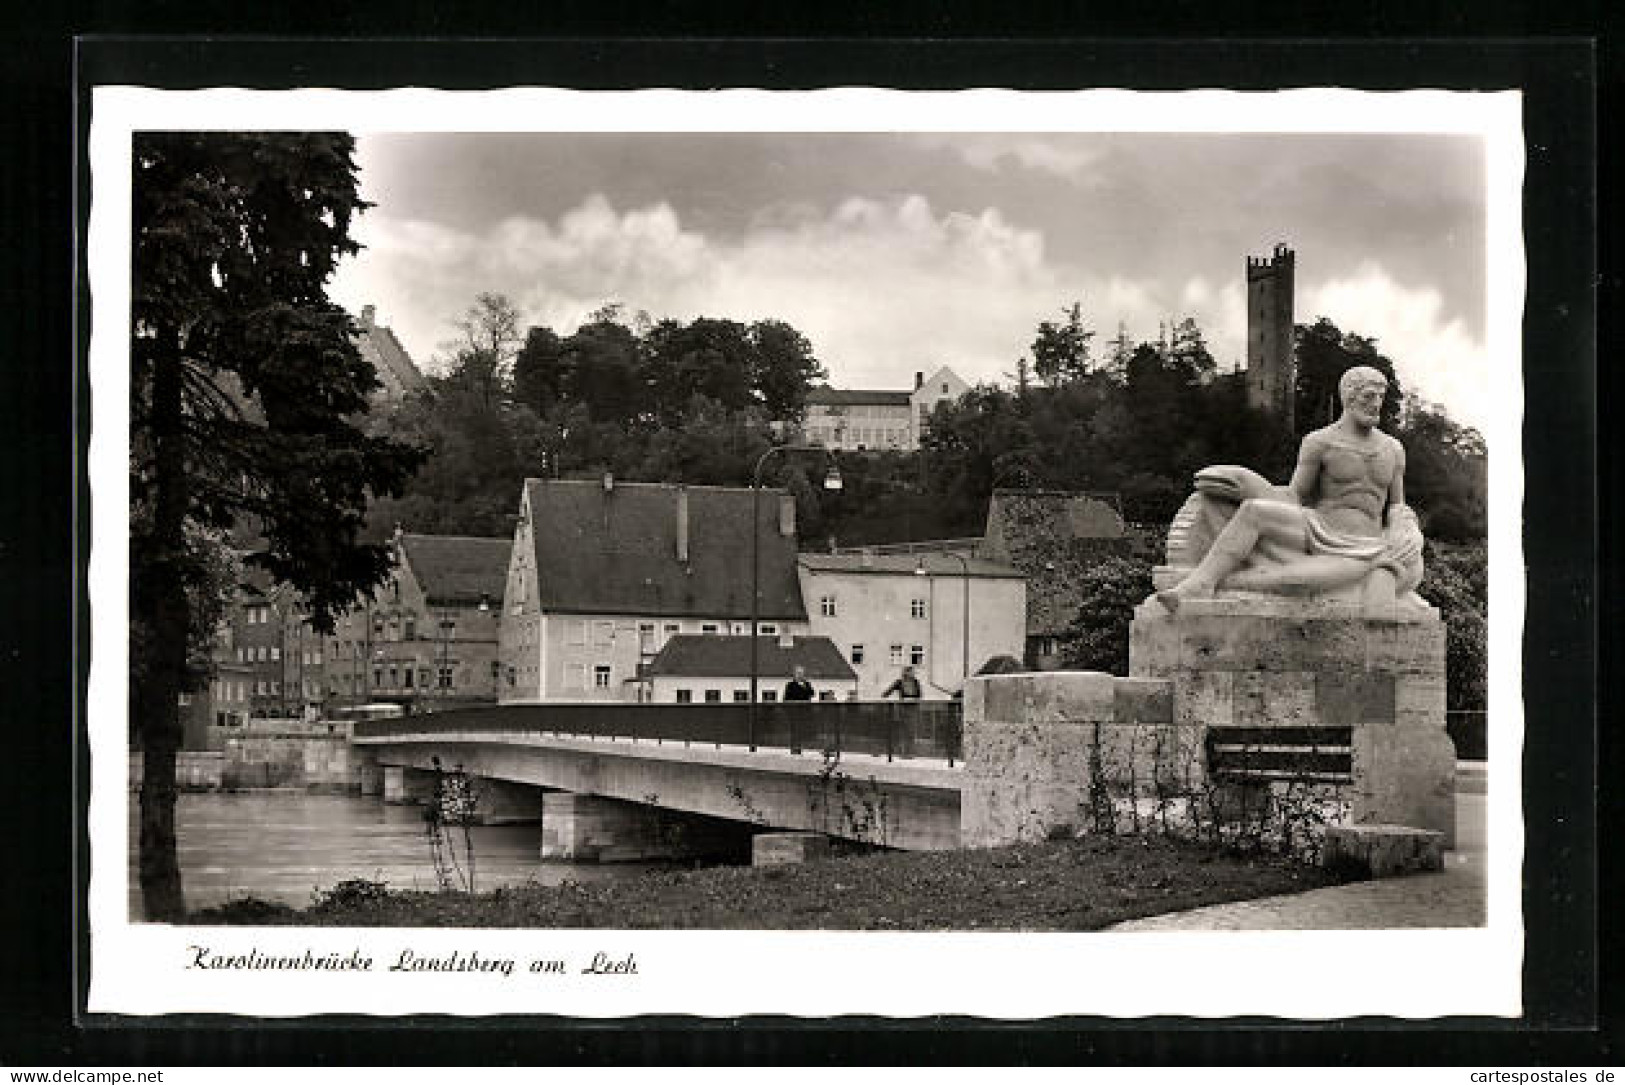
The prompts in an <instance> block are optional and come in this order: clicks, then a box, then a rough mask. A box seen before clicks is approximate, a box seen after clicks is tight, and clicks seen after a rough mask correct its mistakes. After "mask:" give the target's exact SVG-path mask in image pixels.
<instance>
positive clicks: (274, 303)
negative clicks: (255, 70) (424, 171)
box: [130, 132, 418, 920]
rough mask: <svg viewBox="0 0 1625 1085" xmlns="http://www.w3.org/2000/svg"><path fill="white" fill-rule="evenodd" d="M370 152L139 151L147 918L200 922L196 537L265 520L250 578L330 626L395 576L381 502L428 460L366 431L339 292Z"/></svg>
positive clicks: (134, 569)
mask: <svg viewBox="0 0 1625 1085" xmlns="http://www.w3.org/2000/svg"><path fill="white" fill-rule="evenodd" d="M353 151H354V141H353V140H352V139H351V137H349V136H348V135H343V134H333V133H292V134H287V133H275V134H260V133H217V132H209V133H196V132H193V133H188V132H154V133H140V134H138V135H137V136H136V137H135V145H134V178H133V200H134V208H133V230H134V239H133V245H134V253H133V269H132V270H133V276H132V295H131V316H132V342H131V367H132V371H131V386H130V396H131V403H130V412H131V413H130V420H131V435H130V436H131V459H130V476H131V477H130V483H131V539H130V574H131V607H130V614H131V625H132V631H131V632H132V638H131V639H132V645H133V646H134V647H136V648H138V649H139V651H140V655H141V659H140V661H139V673H140V674H141V681H140V683H139V684H138V685H136V686H135V687H134V688H133V689H132V690H131V697H130V701H131V721H132V725H133V727H134V728H135V731H136V734H137V736H138V739H139V742H140V746H141V750H142V753H143V759H144V770H143V779H142V788H141V798H140V806H141V810H140V883H141V891H142V898H143V901H144V905H145V910H146V913H147V916H148V918H150V919H156V920H174V919H178V918H180V917H181V916H182V915H183V914H184V911H185V898H184V895H183V892H182V885H181V875H180V867H179V864H178V862H177V860H176V854H175V756H176V751H177V749H178V748H179V745H180V740H181V725H180V719H179V715H178V699H179V696H180V694H181V693H183V692H185V691H186V690H187V689H188V688H189V686H190V685H192V684H195V683H197V682H199V681H201V676H199V675H197V674H195V673H190V672H189V670H188V667H187V644H188V633H189V630H191V629H192V627H193V625H194V613H193V612H194V606H195V602H194V598H193V595H192V594H191V593H190V592H189V589H191V588H195V587H196V586H197V585H198V583H199V582H200V581H201V580H204V579H206V576H207V574H206V573H205V572H204V571H203V570H202V568H201V566H202V564H203V563H202V561H201V560H200V556H199V554H198V553H197V550H196V548H195V546H194V545H191V544H190V543H189V539H195V538H196V535H195V532H196V531H197V530H199V529H201V530H202V531H204V532H210V531H212V532H223V531H226V530H229V529H230V528H231V526H232V525H233V523H234V522H235V521H237V520H238V519H240V518H246V519H251V520H252V521H253V522H254V524H255V525H256V527H257V529H258V533H259V535H260V537H261V539H262V541H263V549H262V550H260V551H258V552H257V553H255V554H253V555H252V556H251V557H250V558H249V559H248V560H249V561H251V562H253V563H254V564H255V565H257V566H259V567H260V568H262V569H264V570H265V571H267V572H268V573H270V574H271V575H272V576H273V577H274V578H276V579H278V580H281V581H284V582H286V583H288V584H290V585H292V586H293V587H294V588H295V589H297V590H298V591H300V592H301V593H302V595H303V597H304V599H305V602H306V604H307V606H308V607H309V609H310V615H311V620H312V623H313V624H315V625H316V626H317V627H318V628H319V629H323V630H327V629H331V627H332V622H333V617H334V615H335V614H336V613H337V612H339V611H342V610H343V609H344V608H345V607H347V606H348V605H349V604H350V603H351V602H352V601H353V600H354V599H355V598H356V596H357V595H358V594H359V593H360V592H362V591H364V590H366V589H368V588H369V587H370V586H372V585H374V584H376V583H377V582H378V581H379V580H381V579H382V577H383V576H384V575H385V573H386V572H387V570H388V568H389V561H390V557H389V552H388V550H387V548H385V547H382V546H376V545H368V544H364V543H362V542H360V541H359V534H360V532H361V529H362V527H363V524H364V514H365V510H366V507H367V501H368V497H369V494H371V493H396V492H399V490H400V488H401V486H402V484H403V483H404V482H405V480H406V478H407V476H408V475H409V473H410V472H411V470H412V468H413V466H414V465H415V464H416V462H417V459H418V454H417V452H416V450H414V449H412V448H410V447H409V446H406V445H404V444H401V443H399V442H397V441H394V440H391V439H389V438H387V437H381V436H374V435H369V434H367V433H366V432H364V431H363V429H362V428H361V426H360V424H359V420H360V419H361V418H362V417H363V416H364V415H365V413H366V411H367V409H368V399H367V397H368V393H369V392H371V391H373V390H374V389H375V388H377V387H378V380H377V376H376V374H375V373H374V372H373V370H372V367H371V366H370V365H369V364H368V363H367V362H366V361H365V360H364V359H363V358H362V357H361V355H360V353H359V352H358V351H357V350H356V347H355V345H354V342H353V340H352V336H353V335H354V334H355V328H354V325H353V324H352V322H351V320H350V318H349V316H348V315H347V314H346V313H345V312H344V311H343V310H342V309H340V308H339V307H338V306H337V305H335V304H333V303H332V302H331V301H330V300H329V299H328V298H327V294H326V283H327V280H328V278H329V277H330V276H331V274H332V272H333V268H334V265H335V263H336V261H337V260H338V259H339V258H340V257H341V256H343V255H345V254H349V253H353V252H355V251H357V249H358V246H357V245H356V243H355V242H354V241H353V240H352V239H351V237H350V224H351V220H352V218H353V217H354V215H355V214H356V213H358V212H359V211H360V210H362V209H363V208H364V207H365V206H366V205H365V203H364V202H363V201H362V200H361V198H360V196H359V194H358V192H357V187H356V167H355V163H354V159H353Z"/></svg>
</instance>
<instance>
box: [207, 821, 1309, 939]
mask: <svg viewBox="0 0 1625 1085" xmlns="http://www.w3.org/2000/svg"><path fill="white" fill-rule="evenodd" d="M1336 881H1337V879H1336V878H1334V877H1333V876H1332V875H1330V874H1328V873H1327V872H1326V871H1323V870H1321V869H1319V868H1318V867H1311V866H1305V865H1303V864H1301V863H1294V862H1289V861H1287V860H1284V859H1279V858H1274V857H1266V856H1241V855H1235V854H1229V853H1224V852H1220V851H1216V850H1214V849H1211V848H1208V847H1203V846H1198V845H1194V844H1186V843H1180V842H1176V841H1171V840H1163V839H1155V838H1143V837H1085V838H1082V839H1076V840H1062V841H1054V842H1049V843H1044V844H1033V845H1021V846H1017V847H1008V848H987V849H977V850H969V851H942V852H877V853H872V854H867V855H851V856H845V857H840V858H831V859H826V860H822V861H818V862H812V863H806V864H802V865H799V866H779V867H712V868H706V869H699V870H682V871H677V870H661V871H650V872H647V873H644V874H642V875H640V876H638V877H634V878H627V879H615V880H609V881H601V882H595V883H591V884H581V883H578V882H573V881H566V882H565V883H563V884H560V885H538V884H529V885H524V886H518V887H505V888H499V889H496V890H493V891H491V892H487V893H480V894H477V895H473V896H469V895H466V894H460V893H426V892H414V891H405V892H403V891H396V890H393V889H390V890H388V891H385V892H379V891H376V890H375V889H374V888H373V886H374V885H375V884H376V883H351V884H350V885H348V886H344V887H338V888H337V891H333V890H332V889H331V888H330V891H329V892H328V893H326V894H324V895H323V897H325V899H320V900H319V902H318V903H316V904H313V905H312V906H311V907H309V908H304V909H294V908H290V907H287V906H285V905H280V904H272V903H268V902H266V901H260V900H253V899H247V900H237V901H233V902H230V903H228V904H226V905H224V906H220V907H215V908H209V909H204V910H201V911H198V912H196V913H194V914H193V917H192V918H193V921H194V922H197V923H226V924H262V925H263V924H276V925H315V926H356V927H570V928H613V929H623V930H635V929H673V930H920V931H943V930H1011V931H1017V930H1019V931H1092V930H1100V929H1102V928H1105V927H1109V926H1112V925H1113V924H1116V923H1120V922H1123V921H1125V920H1130V919H1138V918H1142V917H1145V916H1153V915H1162V914H1165V913H1167V912H1174V911H1182V910H1185V909H1189V908H1199V907H1204V906H1206V905H1212V904H1221V903H1227V902H1231V901H1240V900H1252V899H1255V898H1258V897H1266V896H1273V895H1276V894H1280V893H1294V892H1302V891H1304V890H1309V889H1314V888H1318V887H1321V886H1326V885H1331V884H1334V883H1335V882H1336Z"/></svg>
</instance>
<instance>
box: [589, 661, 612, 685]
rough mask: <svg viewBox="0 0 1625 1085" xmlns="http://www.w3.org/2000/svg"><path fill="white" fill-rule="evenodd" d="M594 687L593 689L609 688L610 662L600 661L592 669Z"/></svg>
mask: <svg viewBox="0 0 1625 1085" xmlns="http://www.w3.org/2000/svg"><path fill="white" fill-rule="evenodd" d="M592 688H593V689H608V688H609V664H608V663H599V664H597V665H595V666H594V667H593V669H592Z"/></svg>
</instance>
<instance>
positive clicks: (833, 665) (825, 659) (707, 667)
mask: <svg viewBox="0 0 1625 1085" xmlns="http://www.w3.org/2000/svg"><path fill="white" fill-rule="evenodd" d="M756 654H757V660H756V674H757V676H758V677H760V678H773V679H778V678H789V677H790V676H791V675H792V674H794V673H795V668H796V667H798V666H800V667H803V668H805V669H806V671H807V677H808V678H811V679H815V680H816V679H820V678H822V679H825V680H826V681H845V682H850V681H854V680H855V679H856V678H857V673H856V672H854V671H853V670H852V667H851V666H850V665H849V664H848V663H847V662H846V660H845V659H844V658H842V656H841V651H840V649H839V648H837V647H835V645H834V643H833V642H832V641H831V640H830V639H829V638H828V637H796V638H795V640H794V641H793V642H792V644H791V646H790V647H788V648H786V647H784V646H783V645H781V644H780V643H779V639H778V638H777V637H757V638H756ZM645 673H646V674H647V675H648V676H649V677H652V678H659V677H666V678H679V677H680V678H738V677H741V676H748V675H749V674H750V638H749V637H722V636H710V637H707V636H694V635H692V634H686V635H682V636H676V637H672V638H671V639H670V640H668V641H667V642H666V646H665V647H664V648H662V649H661V650H660V654H659V655H657V656H655V657H654V659H653V660H651V661H650V663H649V667H648V670H647V671H646V672H645Z"/></svg>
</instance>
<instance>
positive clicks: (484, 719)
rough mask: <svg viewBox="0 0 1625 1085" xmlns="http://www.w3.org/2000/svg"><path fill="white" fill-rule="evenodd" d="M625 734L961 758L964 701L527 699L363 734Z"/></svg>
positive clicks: (388, 724)
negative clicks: (576, 701) (627, 701)
mask: <svg viewBox="0 0 1625 1085" xmlns="http://www.w3.org/2000/svg"><path fill="white" fill-rule="evenodd" d="M481 731H483V732H497V733H513V734H538V735H555V736H561V737H568V738H604V739H624V740H628V741H631V742H653V743H659V744H665V743H679V742H680V743H684V744H686V745H690V746H693V745H712V746H716V747H719V748H720V747H722V746H747V747H748V746H755V747H758V748H766V749H773V750H789V751H791V752H792V753H802V752H808V753H818V754H826V755H829V756H839V755H840V754H845V753H854V754H869V755H871V756H875V757H884V758H886V759H887V760H888V761H891V760H896V759H899V758H919V759H934V760H946V761H947V762H948V764H949V765H953V764H955V763H956V762H957V761H959V760H960V757H961V750H960V739H961V733H962V713H961V706H960V704H959V703H958V702H957V701H915V702H906V703H898V702H895V701H811V702H806V703H797V702H791V703H785V702H782V701H781V702H777V703H763V704H759V705H757V706H756V723H755V728H754V734H753V733H752V727H751V713H750V705H749V704H738V703H727V704H623V703H608V704H554V703H549V704H524V705H490V706H486V707H482V708H461V709H453V710H451V711H447V712H435V713H431V714H426V715H416V716H403V717H399V718H394V719H377V720H358V721H356V724H355V737H356V738H361V739H366V738H372V739H384V738H394V737H399V736H404V735H422V734H444V735H445V736H446V737H447V738H448V739H449V738H454V737H455V736H456V735H458V734H465V733H470V732H481Z"/></svg>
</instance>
